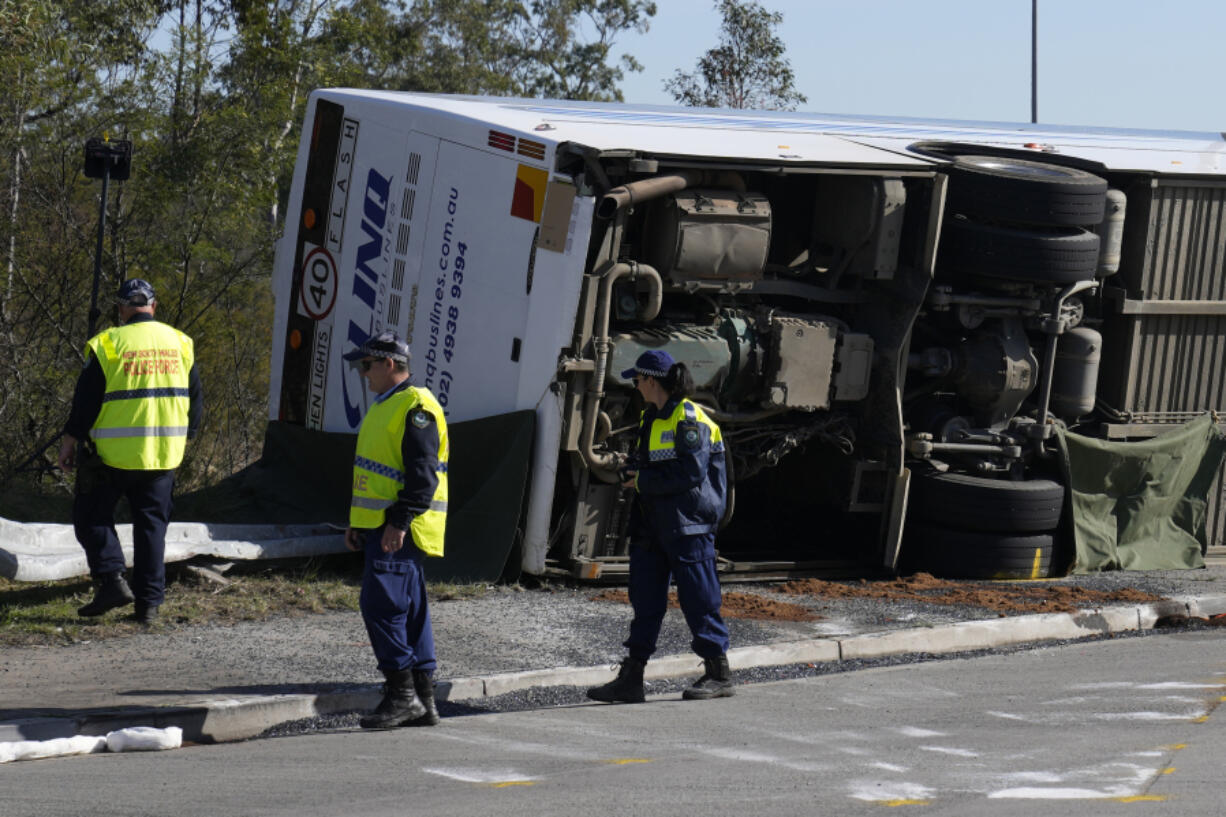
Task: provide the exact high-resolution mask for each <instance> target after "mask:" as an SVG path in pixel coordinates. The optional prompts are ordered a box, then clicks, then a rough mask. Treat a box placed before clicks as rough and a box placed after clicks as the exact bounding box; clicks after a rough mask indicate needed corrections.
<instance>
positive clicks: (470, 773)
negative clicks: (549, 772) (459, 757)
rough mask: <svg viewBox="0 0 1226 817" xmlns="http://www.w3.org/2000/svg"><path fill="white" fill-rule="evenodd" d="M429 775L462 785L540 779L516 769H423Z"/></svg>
mask: <svg viewBox="0 0 1226 817" xmlns="http://www.w3.org/2000/svg"><path fill="white" fill-rule="evenodd" d="M422 771H423V772H426V773H427V774H435V775H438V776H439V777H446V778H449V779H451V780H459V781H460V782H461V783H521V782H528V781H532V780H537V779H538V778H535V777H532V776H531V775H526V774H521V773H520V772H517V771H515V770H514V769H434V768H423V769H422Z"/></svg>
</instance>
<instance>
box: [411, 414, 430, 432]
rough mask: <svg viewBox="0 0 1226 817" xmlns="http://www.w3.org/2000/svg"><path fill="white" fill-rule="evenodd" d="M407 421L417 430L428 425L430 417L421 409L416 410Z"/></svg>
mask: <svg viewBox="0 0 1226 817" xmlns="http://www.w3.org/2000/svg"><path fill="white" fill-rule="evenodd" d="M409 420H410V421H411V422H412V423H413V425H415V426H417V427H418V428H425V427H426V426H428V425H430V415H429V414H427V413H426V412H425V411H424V410H423V409H418V410H417V411H415V412H413V415H412V416H411V417H409Z"/></svg>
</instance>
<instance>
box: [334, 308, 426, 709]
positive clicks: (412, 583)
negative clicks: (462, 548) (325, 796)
mask: <svg viewBox="0 0 1226 817" xmlns="http://www.w3.org/2000/svg"><path fill="white" fill-rule="evenodd" d="M344 357H345V359H346V360H350V361H354V360H356V361H358V362H359V366H360V367H361V370H362V375H363V376H364V377H365V378H366V385H367V388H369V389H370V392H371V393H372V394H373V395H375V399H374V402H373V403H372V404H371V406H370V409H369V411H367V412H366V416H365V417H364V418H363V419H362V425H361V427H360V428H359V429H358V443H357V450H356V451H355V455H354V461H353V500H352V502H351V504H350V508H349V530H348V531H346V533H345V544H346V545H347V546H348V547H349V549H350V550H355V551H356V550H363V551H364V552H365V556H366V564H365V570H364V571H363V575H362V593H361V596H360V600H359V605H360V607H361V610H362V619H363V621H365V623H366V631H367V633H368V634H369V635H370V645H371V647H372V648H374V652H375V658H376V659H377V660H378V664H379V669H380V670H381V671H382V672H383V677H384V678H385V679H386V680H387V683H386V684H385V685H384V693H383V699H382V700H381V701H380V702H379V705H378V706H377V707H376V708H375V711H374V712H373V713H371V714H370V715H367V716H366V717H363V718H362V720H361V724H362V726H363V727H364V728H366V729H380V728H386V727H391V726H433V725H435V724H437V723H438V722H439V716H438V708H437V707H436V706H435V703H434V682H433V673H434V670H435V667H436V666H437V662H436V660H435V657H434V632H433V630H432V629H431V626H430V608H429V606H428V605H427V602H426V579H425V574H424V573H423V571H422V559H423V557H425V556H442V555H443V533H444V530H445V528H446V523H447V455H448V443H447V421H446V419H445V418H444V417H443V409H442V407H441V406H440V405H439V403H438V401H437V400H436V399H435V398H434V395H433V394H431V393H430V392H429V390H427V389H424V388H418V387H416V386H410V385H409V346H408V344H407V343H405V342H404V341H403V340H401V339H400V337H399V336H398V335H397V334H396V333H394V332H383V333H381V334H379V335H376V336H375V337H372V338H370V339H368V340H367V341H366V342H365V343H363V344H362V345H361V346H360V347H359V348H358V349H356V350H354V351H352V352H349V353H347V354H345V356H344Z"/></svg>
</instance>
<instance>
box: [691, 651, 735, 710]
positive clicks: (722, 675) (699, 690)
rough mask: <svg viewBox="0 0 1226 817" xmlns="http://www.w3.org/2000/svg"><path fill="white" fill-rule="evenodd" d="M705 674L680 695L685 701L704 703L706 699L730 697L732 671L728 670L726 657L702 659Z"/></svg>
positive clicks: (731, 691)
mask: <svg viewBox="0 0 1226 817" xmlns="http://www.w3.org/2000/svg"><path fill="white" fill-rule="evenodd" d="M702 663H703V665H704V666H705V667H706V670H707V671H706V672H705V673H704V674H703V676H702V677H701V678H699V679H698V680H697V681H695V682H694V685H693V686H692V687H690V688H689V689H687V690H685V691H684V692H682V693H681V697H682V698H684V699H685V700H687V701H705V700H707V699H708V698H727V697H728V696H730V695H732V693H733V689H732V671H731V670H729V669H728V656H726V655H721V656H720V657H719V658H704V659H703V660H702Z"/></svg>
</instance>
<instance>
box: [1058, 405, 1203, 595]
mask: <svg viewBox="0 0 1226 817" xmlns="http://www.w3.org/2000/svg"><path fill="white" fill-rule="evenodd" d="M1058 439H1059V442H1060V448H1061V451H1062V453H1063V459H1064V467H1065V476H1066V482H1067V484H1068V486H1069V488H1070V492H1071V498H1072V522H1073V530H1074V538H1075V544H1076V561H1075V562H1074V564H1073V568H1072V572H1073V573H1095V572H1098V571H1103V570H1170V569H1181V568H1194V567H1203V566H1204V560H1203V558H1202V555H1201V554H1202V552H1203V549H1204V546H1205V512H1206V506H1207V501H1206V498H1207V496H1208V494H1209V488H1210V486H1211V485H1212V484H1213V481H1214V479H1215V477H1216V476H1217V473H1218V469H1219V468H1220V467H1221V464H1222V456H1223V454H1226V435H1223V434H1222V432H1221V431H1219V430H1218V428H1217V426H1216V424H1215V423H1214V422H1213V418H1212V417H1211V416H1210V415H1208V414H1206V415H1203V416H1201V417H1198V418H1197V419H1195V420H1193V421H1191V422H1189V423H1187V424H1185V425H1182V426H1179V427H1177V428H1175V429H1173V430H1172V431H1168V432H1167V433H1165V434H1162V435H1160V436H1158V437H1154V438H1153V439H1149V440H1140V441H1132V442H1119V441H1112V440H1100V439H1095V438H1092V437H1085V436H1082V435H1080V434H1074V433H1073V432H1070V431H1064V430H1060V432H1059V434H1058Z"/></svg>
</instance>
